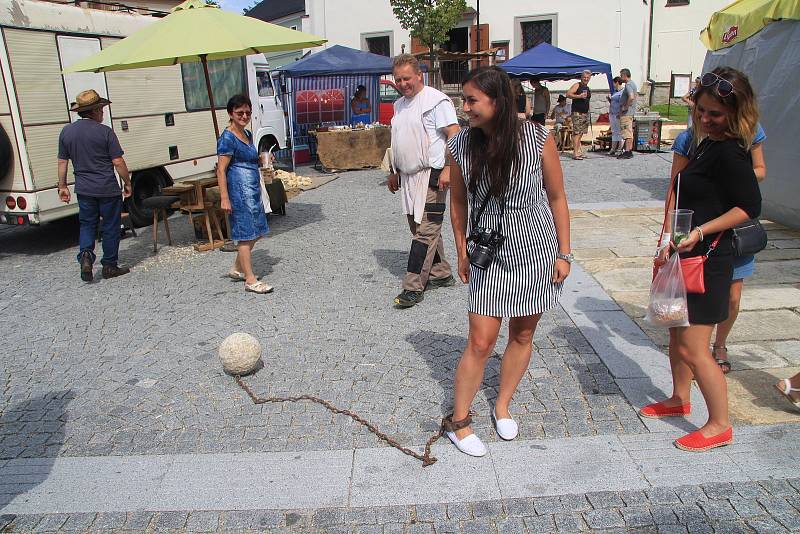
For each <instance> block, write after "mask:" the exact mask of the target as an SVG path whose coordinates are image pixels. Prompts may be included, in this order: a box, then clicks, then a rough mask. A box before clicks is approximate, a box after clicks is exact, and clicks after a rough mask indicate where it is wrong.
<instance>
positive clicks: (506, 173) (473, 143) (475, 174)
mask: <svg viewBox="0 0 800 534" xmlns="http://www.w3.org/2000/svg"><path fill="white" fill-rule="evenodd" d="M470 82H471V83H473V84H474V85H475V87H477V88H478V89H479V90H480V91H481V92H482V93H484V94H485V95H486V96H488V97H489V98H493V99H494V102H495V114H494V117H493V118H492V135H490V136H487V135H486V134H485V133H484V131H483V130H482V129H480V128H470V130H469V137H468V140H467V147H468V153H469V165H470V169H469V186H468V189H469V192H470V193H474V192H475V189H476V187H477V184H478V182H479V181H480V180H481V179H483V177H484V176H488V178H489V192H490V194H491V195H492V196H494V197H496V198H498V199H499V198H502V197H503V195H504V194H505V192H506V189H508V182H509V180H510V179H511V167H512V165H513V164H514V163H515V162H516V160H517V157H518V147H517V145H518V143H519V129H520V127H521V126H520V125H521V122H520V121H519V119H518V118H517V108H516V103H515V99H514V94H513V92H512V90H511V80H509V78H508V75H507V74H506V73H505V71H503V70H502V69H500V68H499V67H478V68H477V69H473V70H471V71H470V72H469V73H468V74H467V76H466V77H465V78H464V81H463V82H461V87H464V85H466V84H467V83H470Z"/></svg>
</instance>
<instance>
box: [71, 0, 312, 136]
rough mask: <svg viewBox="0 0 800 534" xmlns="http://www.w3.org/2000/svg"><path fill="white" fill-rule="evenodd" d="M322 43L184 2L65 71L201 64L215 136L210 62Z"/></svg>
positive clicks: (199, 2)
mask: <svg viewBox="0 0 800 534" xmlns="http://www.w3.org/2000/svg"><path fill="white" fill-rule="evenodd" d="M325 42H326V39H323V38H321V37H318V36H316V35H311V34H308V33H303V32H299V31H296V30H290V29H289V28H284V27H283V26H277V25H275V24H270V23H268V22H263V21H261V20H258V19H255V18H252V17H245V16H242V15H237V14H236V13H231V12H228V11H224V10H222V9H220V8H219V6H216V5H213V4H207V3H206V2H205V0H186V1H185V2H183V3H182V4H180V5H178V6H176V7H175V8H173V9H172V12H171V13H170V14H169V15H167V16H166V17H164V18H163V19H161V20H159V21H158V22H155V23H153V24H151V25H150V26H148V27H146V28H144V29H142V30H139V31H138V32H136V33H134V34H132V35H130V36H128V37H126V38H125V39H122V40H121V41H119V42H117V43H114V44H113V45H111V46H109V47H108V48H106V49H104V50H102V51H101V52H98V53H97V54H95V55H93V56H91V57H89V58H86V59H84V60H83V61H79V62H77V63H75V64H74V65H70V66H69V67H68V68H66V69H64V72H108V71H115V70H128V69H139V68H143V67H161V66H169V65H175V64H178V63H193V62H198V61H199V62H202V64H203V73H204V74H205V78H206V89H207V91H208V101H209V103H210V105H211V115H212V117H213V118H214V130H215V133H216V135H217V137H219V125H218V124H217V115H216V113H215V112H214V95H213V94H212V91H211V79H210V78H209V75H208V61H209V60H215V59H226V58H232V57H239V56H246V55H250V54H260V53H264V52H280V51H284V50H297V49H299V48H307V47H312V46H320V45H322V44H323V43H325Z"/></svg>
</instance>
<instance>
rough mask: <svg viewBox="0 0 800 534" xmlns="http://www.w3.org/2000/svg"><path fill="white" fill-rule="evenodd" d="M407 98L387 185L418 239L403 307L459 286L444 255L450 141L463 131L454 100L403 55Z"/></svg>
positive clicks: (399, 63) (400, 70)
mask: <svg viewBox="0 0 800 534" xmlns="http://www.w3.org/2000/svg"><path fill="white" fill-rule="evenodd" d="M392 74H393V75H394V81H395V85H397V88H398V89H399V90H400V93H401V94H402V95H403V96H402V97H401V98H399V99H398V100H397V101H396V102H395V103H394V117H393V118H392V166H393V168H394V174H391V175H390V176H389V180H388V182H387V186H388V187H389V191H391V192H392V193H395V192H397V191H398V190H399V191H400V200H401V203H402V206H403V212H404V213H405V214H406V218H407V219H408V226H409V228H410V229H411V233H412V234H413V236H414V237H413V239H412V241H411V251H410V252H409V255H408V266H407V268H406V275H405V277H404V278H403V290H402V292H401V293H400V294H399V295H397V297H395V299H394V303H395V304H396V305H397V306H399V307H401V308H410V307H412V306H414V305H416V304H418V303H419V302H421V301H422V299H423V296H424V292H425V289H427V288H434V287H450V286H453V285H455V279H454V278H453V275H452V271H451V269H450V264H449V263H448V262H447V260H446V259H445V256H444V244H443V243H442V222H443V221H444V211H445V207H446V201H447V188H448V186H449V185H450V173H449V172H448V169H447V167H445V150H446V145H445V143H446V141H447V140H448V139H450V138H451V137H452V136H454V135H455V134H456V133H458V131H459V129H460V128H459V126H458V119H457V118H456V110H455V107H453V102H452V101H451V100H450V98H449V97H448V96H447V95H445V94H444V93H442V92H441V91H437V90H436V89H434V88H432V87H427V86H426V85H425V83H424V81H423V79H422V71H421V69H420V66H419V62H418V61H417V58H415V57H414V56H412V55H411V54H401V55H399V56H397V57H396V58H395V59H394V65H393V69H392Z"/></svg>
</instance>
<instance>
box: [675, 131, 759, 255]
mask: <svg viewBox="0 0 800 534" xmlns="http://www.w3.org/2000/svg"><path fill="white" fill-rule="evenodd" d="M680 186H681V191H680V197H679V198H678V206H677V207H678V208H683V209H690V210H694V215H693V216H692V228H694V227H695V226H700V225H702V224H705V223H707V222H708V221H710V220H712V219H716V218H717V217H719V216H720V215H722V214H724V213H726V212H728V211H729V210H731V209H733V208H734V207H739V208H741V209H743V210H744V211H746V212H747V215H748V216H749V217H750V218H756V217H758V216H759V214H760V213H761V192H760V191H759V189H758V181H757V180H756V175H755V173H754V172H753V161H752V159H751V157H750V153H749V152H747V151H745V149H743V148H742V147H741V146H740V145H739V141H738V140H737V139H727V140H725V141H714V140H712V139H705V140H704V141H703V142H702V143H700V146H699V147H697V149H696V150H695V151H694V153H693V154H692V155H691V159H690V160H689V164H688V165H687V166H686V168H685V169H684V170H683V171H682V172H681V183H680ZM676 188H677V180H676ZM716 237H717V234H706V235H705V236H704V238H705V239H704V240H703V242H702V243H698V244H697V246H695V247H694V249H692V250H691V252H688V253H686V254H682V255H681V256H682V257H691V256H699V255H700V254H705V253H706V251H707V250H708V247H709V246H710V245H711V242H712V241H714V239H716ZM731 253H732V245H731V231H730V230H726V231H725V233H724V234H723V235H722V238H721V239H720V242H719V245H718V246H717V251H715V252H714V253H713V254H714V255H716V254H731Z"/></svg>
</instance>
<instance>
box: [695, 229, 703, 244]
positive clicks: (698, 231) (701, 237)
mask: <svg viewBox="0 0 800 534" xmlns="http://www.w3.org/2000/svg"><path fill="white" fill-rule="evenodd" d="M694 229H695V230H697V233H698V234H700V241H703V239H704V238H703V229H702V228H700V227H699V226H695V227H694Z"/></svg>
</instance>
